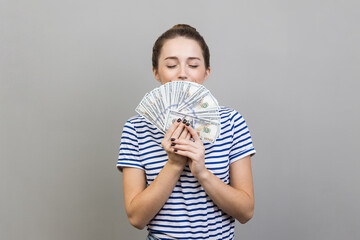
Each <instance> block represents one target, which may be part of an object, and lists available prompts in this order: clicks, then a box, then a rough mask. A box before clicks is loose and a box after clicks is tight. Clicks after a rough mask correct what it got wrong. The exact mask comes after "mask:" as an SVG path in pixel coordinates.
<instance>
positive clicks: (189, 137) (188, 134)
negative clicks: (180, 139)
mask: <svg viewBox="0 0 360 240" xmlns="http://www.w3.org/2000/svg"><path fill="white" fill-rule="evenodd" d="M185 139H186V140H190V139H191V134H190V132H189V131H187V134H186V137H185Z"/></svg>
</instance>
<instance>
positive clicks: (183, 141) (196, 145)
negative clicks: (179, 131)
mask: <svg viewBox="0 0 360 240" xmlns="http://www.w3.org/2000/svg"><path fill="white" fill-rule="evenodd" d="M172 142H173V143H175V144H176V145H190V146H193V147H194V148H200V147H202V148H203V146H204V145H203V144H202V142H200V143H201V145H200V144H199V142H196V143H195V142H193V141H191V140H189V139H176V140H174V141H172ZM173 146H174V145H173Z"/></svg>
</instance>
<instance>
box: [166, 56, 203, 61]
mask: <svg viewBox="0 0 360 240" xmlns="http://www.w3.org/2000/svg"><path fill="white" fill-rule="evenodd" d="M168 59H174V60H178V57H175V56H170V57H166V58H165V59H164V60H168ZM188 60H199V61H201V59H200V58H198V57H189V58H188Z"/></svg>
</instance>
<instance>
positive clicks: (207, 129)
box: [163, 110, 220, 143]
mask: <svg viewBox="0 0 360 240" xmlns="http://www.w3.org/2000/svg"><path fill="white" fill-rule="evenodd" d="M179 118H181V119H185V120H186V121H187V122H189V123H190V125H191V126H192V128H193V129H194V130H195V131H196V132H197V134H198V136H199V138H200V139H201V140H202V141H203V142H210V143H213V142H215V141H216V138H217V137H218V136H219V134H220V123H218V122H215V121H208V120H205V119H200V118H196V117H193V116H190V115H187V114H183V113H180V112H176V111H172V110H170V111H169V113H168V116H167V119H166V125H165V127H164V129H163V130H164V131H165V132H166V131H167V130H168V129H169V128H170V126H171V124H172V123H173V122H174V121H176V120H177V119H179Z"/></svg>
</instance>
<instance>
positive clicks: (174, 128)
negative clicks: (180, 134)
mask: <svg viewBox="0 0 360 240" xmlns="http://www.w3.org/2000/svg"><path fill="white" fill-rule="evenodd" d="M179 119H180V118H179ZM179 119H178V120H177V121H174V123H173V124H172V125H171V126H170V128H169V129H168V130H167V132H166V134H165V136H164V140H165V141H168V140H169V139H170V138H171V136H172V135H173V133H174V131H175V130H176V129H177V127H178V126H179V124H180V121H181V119H180V121H179Z"/></svg>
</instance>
